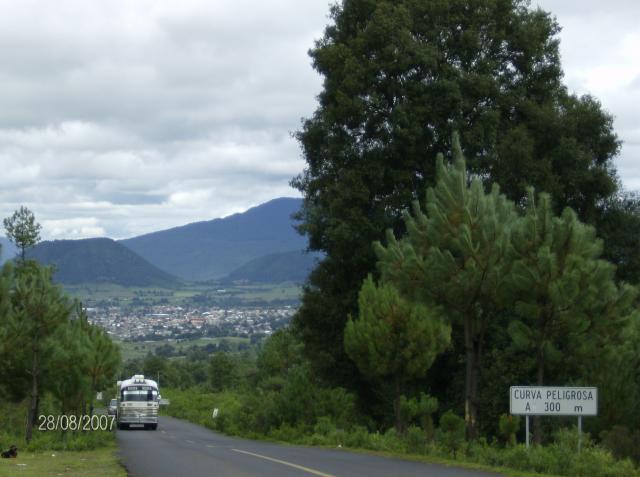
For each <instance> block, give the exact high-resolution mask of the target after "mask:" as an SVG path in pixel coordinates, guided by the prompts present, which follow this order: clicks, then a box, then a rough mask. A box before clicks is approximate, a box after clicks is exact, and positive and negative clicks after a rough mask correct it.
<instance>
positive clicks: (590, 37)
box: [0, 0, 640, 239]
mask: <svg viewBox="0 0 640 477" xmlns="http://www.w3.org/2000/svg"><path fill="white" fill-rule="evenodd" d="M536 5H539V6H541V7H542V8H543V9H545V10H548V11H551V12H553V13H554V14H555V15H556V16H557V19H558V22H559V23H560V25H562V27H563V30H562V32H561V34H560V39H561V55H562V62H563V68H564V71H565V83H566V84H567V85H568V87H569V89H570V90H571V91H573V92H576V93H578V94H585V93H589V94H592V95H594V96H595V97H597V98H598V99H599V100H600V101H601V102H602V105H603V107H604V108H605V109H606V110H607V111H609V112H610V113H611V114H613V115H614V117H615V123H614V125H615V129H616V131H617V133H618V135H619V136H620V138H621V139H622V140H623V141H624V143H623V147H622V151H621V154H620V155H619V157H618V158H617V159H616V166H617V169H618V173H619V176H620V178H621V180H622V183H623V185H624V186H625V188H628V189H631V190H635V189H640V116H639V113H638V111H639V110H640V55H639V54H638V52H640V27H639V26H638V25H637V22H634V20H636V19H637V18H640V2H637V0H609V1H608V2H602V1H601V0H599V1H595V0H532V6H536ZM0 7H1V11H2V15H0V217H6V216H8V215H10V214H11V213H12V211H13V210H15V209H17V208H18V207H19V206H20V205H26V206H27V207H29V208H30V209H31V210H33V211H34V213H35V214H36V218H37V220H38V221H39V222H40V223H41V224H42V226H43V233H42V235H43V238H45V239H66V238H86V237H98V236H108V237H112V238H126V237H131V236H135V235H139V234H143V233H147V232H152V231H157V230H162V229H165V228H169V227H174V226H178V225H183V224H186V223H189V222H194V221H198V220H209V219H212V218H216V217H222V216H226V215H229V214H232V213H235V212H241V211H244V210H246V209H247V208H249V207H252V206H255V205H258V204H260V203H263V202H266V201H267V200H270V199H273V198H276V197H282V196H290V197H291V196H297V195H299V194H298V192H297V191H296V190H294V189H292V188H291V187H290V186H289V181H290V179H291V178H292V177H293V176H295V175H297V174H299V173H300V172H301V171H302V169H303V168H304V161H303V159H302V157H301V153H300V149H299V146H298V144H297V143H296V141H295V140H294V139H293V138H292V137H291V134H292V132H294V131H296V130H297V129H298V128H299V125H300V121H301V118H303V117H308V116H310V115H312V114H313V111H314V109H315V107H316V96H317V94H318V93H319V92H320V89H321V86H322V78H321V77H320V76H319V75H317V74H316V73H315V71H314V70H313V69H312V67H311V63H310V59H309V57H308V56H307V51H308V49H309V48H311V47H312V46H313V42H314V40H316V39H318V38H320V37H321V36H322V32H323V30H324V27H325V25H326V24H327V22H328V16H327V15H328V9H329V3H328V2H327V1H325V0H321V1H317V0H305V1H299V0H269V1H268V2H265V1H257V0H255V1H253V0H251V1H250V0H216V1H210V0H203V1H196V0H180V1H177V0H173V1H158V0H136V1H129V0H108V1H107V0H104V1H91V2H87V1H83V0H77V1H67V0H58V1H56V2H42V1H31V0H21V1H20V2H14V1H9V0H0Z"/></svg>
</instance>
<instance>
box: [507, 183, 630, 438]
mask: <svg viewBox="0 0 640 477" xmlns="http://www.w3.org/2000/svg"><path fill="white" fill-rule="evenodd" d="M510 250H511V252H510V253H511V255H512V256H511V260H513V264H512V268H511V272H510V273H509V274H508V275H507V279H506V281H505V292H506V293H508V294H509V295H510V296H511V297H512V298H513V299H515V303H514V312H515V313H514V314H515V317H516V318H517V319H515V320H513V321H511V322H510V324H509V328H508V329H509V334H510V335H511V337H512V339H513V342H514V344H515V345H516V347H517V348H519V349H522V350H526V351H530V352H531V353H533V355H534V356H535V366H536V370H535V371H536V384H537V385H539V386H542V385H544V384H546V382H545V371H546V370H547V369H549V368H555V369H557V368H558V366H560V365H561V364H562V363H565V364H564V366H566V365H567V364H566V363H568V362H571V359H572V358H574V359H575V358H577V357H578V356H580V357H582V358H584V357H587V358H588V359H590V360H593V359H594V355H595V353H596V351H594V350H596V349H601V350H602V349H605V348H606V347H607V345H608V343H607V337H610V336H612V337H615V336H616V335H618V334H619V333H620V330H621V329H622V328H623V324H624V321H625V320H626V319H628V317H629V313H630V311H631V309H630V307H631V304H632V302H633V300H634V297H635V290H634V289H633V288H632V287H630V286H624V285H623V286H621V287H618V286H616V284H615V282H614V276H615V266H614V265H612V264H611V263H609V262H606V261H604V260H600V259H599V257H600V254H601V252H602V241H601V240H599V239H597V237H596V233H595V229H594V228H593V227H590V226H588V225H585V224H583V223H581V222H580V221H579V220H578V218H577V216H576V214H575V213H574V212H573V211H572V210H571V209H569V208H567V209H565V211H564V212H563V213H562V215H561V216H560V217H557V216H555V214H554V213H553V207H552V205H551V197H550V196H549V195H548V194H544V193H543V194H540V195H539V198H538V200H537V201H536V200H535V196H534V193H533V190H530V191H529V195H528V200H527V212H526V214H525V215H524V217H522V218H520V219H519V220H518V221H517V222H516V224H515V225H514V226H513V227H512V234H511V246H510ZM598 345H599V346H598ZM534 438H535V440H536V442H538V443H541V440H542V428H541V424H540V418H539V417H535V418H534Z"/></svg>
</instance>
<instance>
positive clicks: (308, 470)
mask: <svg viewBox="0 0 640 477" xmlns="http://www.w3.org/2000/svg"><path fill="white" fill-rule="evenodd" d="M231 450H232V451H235V452H240V453H242V454H247V455H251V456H253V457H258V458H259V459H265V460H270V461H271V462H275V463H277V464H282V465H288V466H289V467H293V468H294V469H298V470H302V471H304V472H308V473H310V474H314V475H319V476H320V477H336V476H335V475H333V474H325V473H324V472H320V471H319V470H314V469H310V468H309V467H304V466H302V465H298V464H294V463H293V462H287V461H286V460H280V459H274V458H273V457H267V456H266V455H260V454H254V453H253V452H249V451H245V450H240V449H231Z"/></svg>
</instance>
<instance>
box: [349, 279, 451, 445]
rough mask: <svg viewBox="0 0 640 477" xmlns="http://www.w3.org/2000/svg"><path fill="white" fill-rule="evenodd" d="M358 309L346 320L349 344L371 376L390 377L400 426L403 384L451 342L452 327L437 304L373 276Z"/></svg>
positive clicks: (425, 368)
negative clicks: (414, 298)
mask: <svg viewBox="0 0 640 477" xmlns="http://www.w3.org/2000/svg"><path fill="white" fill-rule="evenodd" d="M359 309H360V316H359V317H358V318H357V319H356V320H349V321H348V322H347V327H346V329H345V331H344V346H345V349H346V351H347V354H348V355H349V356H350V357H351V359H353V361H354V362H355V363H356V365H357V366H358V369H359V370H360V371H361V372H362V373H363V374H364V375H365V376H367V377H368V378H369V379H372V380H374V381H376V382H377V384H378V385H380V384H381V383H382V384H383V385H384V384H385V383H392V389H393V391H392V392H393V409H394V415H395V427H396V430H397V431H398V432H402V430H403V419H402V417H401V406H400V398H401V396H402V395H403V394H404V392H405V385H406V384H407V382H408V381H409V380H410V379H415V378H422V377H424V376H425V374H426V373H427V371H428V369H429V368H430V367H431V364H433V361H434V359H435V358H436V356H437V355H438V354H440V353H441V352H442V351H444V349H445V348H446V347H447V346H448V345H449V342H450V340H451V327H450V326H449V325H447V324H445V322H444V320H443V319H442V317H441V315H440V311H439V310H438V309H436V308H431V307H427V306H426V305H423V304H416V303H412V302H410V301H408V300H407V299H405V298H403V297H402V296H400V294H399V293H398V291H397V290H396V289H395V288H394V287H392V286H390V285H388V284H384V283H383V284H381V285H379V286H377V287H376V285H375V283H374V282H373V279H372V278H371V276H369V277H368V278H367V280H366V281H365V282H364V284H363V285H362V289H361V290H360V295H359Z"/></svg>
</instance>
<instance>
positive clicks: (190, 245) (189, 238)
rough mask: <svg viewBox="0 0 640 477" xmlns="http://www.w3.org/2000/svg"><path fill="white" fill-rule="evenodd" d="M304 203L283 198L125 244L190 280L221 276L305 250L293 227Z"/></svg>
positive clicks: (155, 233)
mask: <svg viewBox="0 0 640 477" xmlns="http://www.w3.org/2000/svg"><path fill="white" fill-rule="evenodd" d="M300 204H301V200H300V199H291V198H281V199H275V200H272V201H270V202H267V203H265V204H261V205H259V206H257V207H254V208H252V209H249V210H247V211H246V212H244V213H241V214H234V215H231V216H229V217H225V218H222V219H215V220H210V221H206V222H197V223H193V224H188V225H184V226H182V227H176V228H173V229H169V230H163V231H160V232H154V233H150V234H147V235H142V236H140V237H134V238H131V239H127V240H122V241H121V242H120V243H122V244H123V245H125V246H127V247H129V248H130V249H131V250H133V251H134V252H136V253H137V254H139V255H140V256H141V257H143V258H145V259H146V260H148V261H149V262H150V263H152V264H154V265H155V266H157V267H158V268H160V269H162V270H164V271H166V272H168V273H171V274H174V275H176V276H178V277H180V278H182V279H185V280H209V279H212V278H222V277H224V276H225V275H227V274H228V273H231V272H232V271H233V270H235V269H236V268H238V267H240V266H241V265H244V264H245V263H247V262H249V261H250V260H253V259H255V258H259V257H262V256H264V255H267V254H271V253H280V252H289V251H291V250H304V249H305V248H306V246H307V241H306V239H305V238H304V237H303V236H301V235H299V234H298V233H297V232H296V231H295V229H294V221H293V219H292V217H291V216H292V214H294V213H296V212H298V211H299V210H300Z"/></svg>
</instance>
